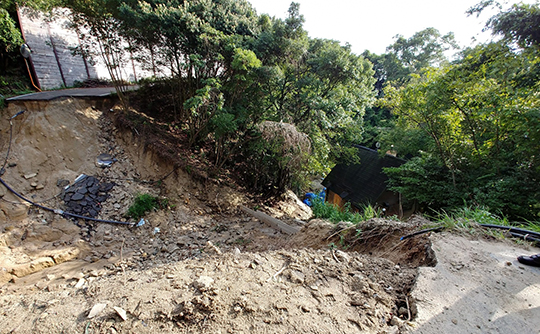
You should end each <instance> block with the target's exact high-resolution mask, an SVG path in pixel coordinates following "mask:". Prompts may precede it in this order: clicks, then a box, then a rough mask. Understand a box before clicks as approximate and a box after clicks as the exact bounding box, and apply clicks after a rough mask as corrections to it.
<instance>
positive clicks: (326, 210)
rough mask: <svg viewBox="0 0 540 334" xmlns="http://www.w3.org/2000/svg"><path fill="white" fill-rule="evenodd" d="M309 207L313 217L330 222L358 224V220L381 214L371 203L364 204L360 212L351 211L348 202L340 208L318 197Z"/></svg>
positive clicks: (376, 216)
mask: <svg viewBox="0 0 540 334" xmlns="http://www.w3.org/2000/svg"><path fill="white" fill-rule="evenodd" d="M311 208H312V210H313V216H315V218H321V219H327V220H329V221H331V222H332V223H339V222H351V223H353V224H358V223H359V222H362V221H366V220H369V219H371V218H379V217H381V216H382V212H381V211H380V210H377V209H375V208H374V207H373V206H372V205H366V206H364V207H363V210H361V211H360V212H353V211H352V209H351V204H350V203H346V204H345V205H344V206H343V208H341V209H340V208H339V207H338V206H337V205H334V204H331V203H328V202H324V201H323V200H322V199H320V198H317V199H315V200H314V201H313V206H312V207H311Z"/></svg>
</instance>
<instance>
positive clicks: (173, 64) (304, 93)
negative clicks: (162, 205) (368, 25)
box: [64, 0, 375, 193]
mask: <svg viewBox="0 0 540 334" xmlns="http://www.w3.org/2000/svg"><path fill="white" fill-rule="evenodd" d="M64 1H65V2H66V4H67V5H68V7H69V8H71V9H72V10H73V11H74V12H75V15H74V22H75V23H76V24H75V26H76V27H79V28H80V32H81V34H82V33H83V32H84V31H88V32H89V36H88V37H89V40H90V41H91V43H88V44H87V46H88V51H86V50H85V52H90V49H91V48H94V50H97V51H98V52H99V53H100V54H102V55H106V56H107V57H108V58H109V60H110V63H111V64H112V66H111V70H114V69H115V68H117V66H118V64H120V63H121V61H122V59H121V58H120V57H121V56H122V54H125V52H122V51H123V50H125V48H126V45H127V46H128V48H129V50H130V51H131V52H132V53H133V54H135V55H136V57H140V59H145V60H146V63H147V64H148V65H149V66H148V69H149V70H151V71H154V73H155V74H156V76H159V74H161V75H164V74H166V75H167V76H168V78H166V79H156V80H154V81H152V80H150V81H148V84H147V86H146V87H145V88H144V89H146V90H150V89H152V87H154V88H156V89H159V92H156V94H155V96H156V98H159V99H160V101H165V100H167V99H168V102H166V103H165V105H168V110H167V111H165V110H164V109H161V110H163V111H165V112H168V113H170V114H173V115H174V117H173V120H172V123H173V125H174V126H176V127H178V128H180V130H181V131H182V132H183V133H184V134H185V135H186V137H187V142H188V145H189V146H192V147H195V146H200V145H208V144H209V143H212V145H213V147H214V149H213V152H212V154H211V158H213V159H214V162H215V165H216V166H217V167H218V168H221V167H223V166H228V167H230V168H240V169H242V171H243V173H244V174H245V177H244V179H245V180H248V182H252V184H251V185H253V184H257V185H258V186H257V187H255V188H258V189H259V190H261V191H270V192H273V193H276V192H281V191H283V190H285V188H287V187H292V186H293V185H294V186H296V187H300V186H299V185H300V184H302V181H301V180H302V179H305V178H306V173H305V172H306V170H308V169H309V170H312V171H315V172H321V171H327V170H329V168H330V167H331V166H332V165H333V164H334V163H336V162H337V161H341V160H347V159H351V158H354V157H356V155H355V150H356V149H354V148H353V147H352V144H354V143H358V142H359V141H360V140H361V136H362V118H363V114H364V110H365V108H366V107H367V106H369V105H370V104H371V103H372V101H373V99H374V92H373V83H374V81H375V80H374V79H373V77H372V75H373V70H372V67H371V63H369V62H368V61H367V60H365V59H364V58H363V57H361V56H357V55H355V54H353V53H352V52H351V50H350V47H349V46H341V45H340V44H339V43H338V42H336V41H331V40H320V39H310V38H309V37H308V35H307V32H306V31H305V30H304V29H303V22H304V18H303V16H302V15H301V14H300V7H299V4H297V3H292V4H291V6H290V8H289V16H288V17H287V18H286V19H284V20H281V19H276V18H270V17H268V16H267V15H262V16H257V14H256V13H255V11H254V10H253V8H252V7H251V5H250V4H249V3H248V2H247V1H244V0H241V1H238V0H213V1H211V0H194V1H184V0H146V1H136V0H92V1H86V0H64ZM84 37H86V36H84ZM109 51H110V52H109ZM165 95H169V98H166V97H165ZM154 102H155V101H149V102H148V104H149V105H156V104H155V103H154ZM268 122H274V123H273V124H282V125H283V124H288V125H290V126H291V128H294V131H288V132H287V133H296V132H297V133H298V136H296V137H295V138H297V139H298V138H304V136H305V138H308V142H309V145H308V146H309V147H310V149H309V150H308V151H309V152H311V154H310V155H308V154H305V152H307V151H306V150H304V149H302V150H301V152H297V151H295V150H294V149H293V147H294V145H293V146H291V148H290V149H284V147H288V146H287V145H285V146H284V147H283V145H284V143H288V139H287V138H289V137H287V136H282V135H281V136H274V137H268V136H267V135H266V134H265V131H263V129H264V128H266V127H265V126H263V124H268ZM284 126H285V125H284ZM285 127H286V126H285ZM277 133H280V132H279V131H278V132H277ZM289 139H290V138H289ZM302 142H303V140H302ZM294 143H296V144H298V142H295V141H294V140H293V144H294ZM302 147H304V148H305V145H303V146H302ZM292 152H294V154H293V153H292ZM247 156H249V157H250V158H246V157H247ZM297 158H300V159H297ZM308 158H309V164H308V163H306V161H307V160H306V159H308ZM242 159H247V161H246V162H245V163H244V162H243V161H242V162H240V161H239V160H242ZM250 173H259V174H260V175H255V176H250V175H249V174H250ZM248 185H249V184H248ZM276 189H277V191H276Z"/></svg>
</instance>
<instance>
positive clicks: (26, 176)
mask: <svg viewBox="0 0 540 334" xmlns="http://www.w3.org/2000/svg"><path fill="white" fill-rule="evenodd" d="M36 176H37V173H30V174H25V175H24V178H25V179H27V180H28V179H31V178H33V177H36Z"/></svg>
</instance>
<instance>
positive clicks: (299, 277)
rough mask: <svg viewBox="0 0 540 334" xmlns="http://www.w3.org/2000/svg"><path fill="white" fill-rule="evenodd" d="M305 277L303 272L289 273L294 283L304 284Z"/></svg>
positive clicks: (293, 271)
mask: <svg viewBox="0 0 540 334" xmlns="http://www.w3.org/2000/svg"><path fill="white" fill-rule="evenodd" d="M304 278H305V275H304V273H302V272H301V271H298V270H291V271H290V273H289V279H290V280H291V282H293V283H298V284H303V283H304Z"/></svg>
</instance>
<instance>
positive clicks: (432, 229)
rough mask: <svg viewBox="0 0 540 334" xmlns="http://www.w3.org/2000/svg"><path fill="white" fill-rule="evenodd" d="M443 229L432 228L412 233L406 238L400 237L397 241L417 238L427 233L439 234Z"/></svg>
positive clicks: (440, 227) (441, 227)
mask: <svg viewBox="0 0 540 334" xmlns="http://www.w3.org/2000/svg"><path fill="white" fill-rule="evenodd" d="M443 229H444V226H439V227H434V228H428V229H426V230H421V231H417V232H414V233H411V234H407V235H406V236H403V237H401V238H400V239H399V240H400V241H401V240H405V239H409V238H411V237H414V236H417V235H419V234H424V233H428V232H432V231H433V232H440V231H442V230H443Z"/></svg>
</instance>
